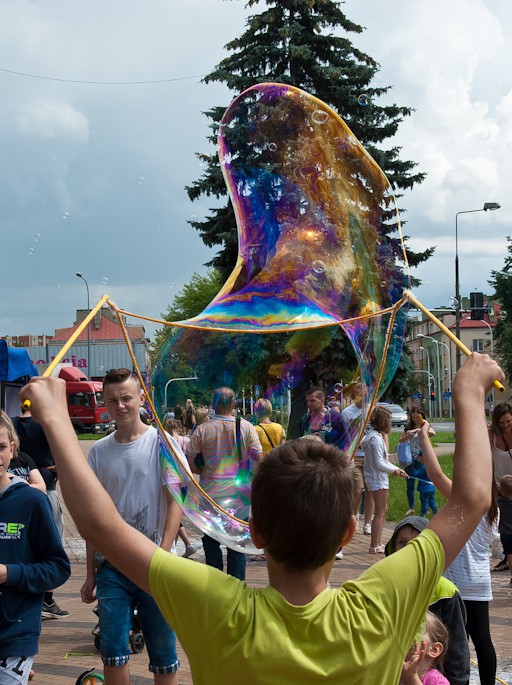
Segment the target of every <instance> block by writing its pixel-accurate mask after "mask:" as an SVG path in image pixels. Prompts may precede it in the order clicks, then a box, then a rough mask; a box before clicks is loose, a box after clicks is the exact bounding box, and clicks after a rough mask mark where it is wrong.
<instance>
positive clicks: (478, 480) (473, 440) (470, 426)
mask: <svg viewBox="0 0 512 685" xmlns="http://www.w3.org/2000/svg"><path fill="white" fill-rule="evenodd" d="M504 378H505V376H504V373H503V371H502V370H501V369H500V368H499V366H498V365H497V364H496V362H494V361H492V360H491V358H490V357H489V356H487V355H485V354H477V353H474V354H472V355H471V356H470V357H468V359H467V360H466V361H465V363H464V365H463V366H462V367H461V369H460V370H459V371H458V372H457V374H456V375H455V378H454V381H453V400H454V407H455V430H456V434H457V439H456V443H455V455H454V460H453V481H452V487H451V492H450V493H449V496H448V500H447V502H446V504H445V506H444V507H443V508H442V509H441V510H440V511H439V512H438V513H437V514H436V515H435V516H434V517H433V519H432V520H431V521H430V523H429V525H428V528H431V529H432V530H434V531H435V533H436V534H437V535H438V537H439V539H440V540H441V542H442V544H443V547H444V550H445V568H446V567H448V566H449V565H450V564H451V563H452V561H453V560H454V559H455V557H456V556H457V554H458V553H459V552H460V550H461V549H462V547H463V546H464V545H465V543H466V541H467V540H468V538H469V537H470V536H471V534H472V533H473V531H474V530H475V528H476V526H477V525H478V522H479V521H480V519H481V518H482V516H483V515H484V514H485V513H486V512H487V510H488V509H489V506H490V504H491V486H492V458H491V448H490V445H489V438H488V435H487V423H486V417H485V411H484V406H485V395H486V393H487V391H488V390H489V389H490V388H491V387H492V384H493V381H494V380H498V381H503V380H504ZM421 432H422V433H423V432H424V429H422V431H421ZM420 440H421V441H422V445H423V444H424V441H425V437H424V436H423V435H421V437H420ZM428 461H429V460H428V457H427V460H426V465H427V462H428ZM427 471H428V466H427Z"/></svg>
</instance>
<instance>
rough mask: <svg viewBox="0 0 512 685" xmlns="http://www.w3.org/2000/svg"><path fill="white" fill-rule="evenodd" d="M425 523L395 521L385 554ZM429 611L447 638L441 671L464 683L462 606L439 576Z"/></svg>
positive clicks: (467, 668) (466, 653) (418, 518)
mask: <svg viewBox="0 0 512 685" xmlns="http://www.w3.org/2000/svg"><path fill="white" fill-rule="evenodd" d="M427 525H428V519H426V518H423V516H407V517H406V518H404V519H403V520H402V521H400V523H397V525H396V526H395V530H394V531H393V535H392V536H391V539H390V540H389V542H388V543H387V545H386V556H389V555H390V554H393V552H398V550H400V549H403V548H404V547H405V545H406V544H407V543H408V542H409V541H410V540H413V539H414V538H415V537H417V536H418V535H419V534H420V533H421V531H422V530H425V528H426V527H427ZM428 608H429V610H430V611H431V612H432V613H433V614H435V615H436V616H437V617H438V619H439V620H440V621H441V622H442V623H444V625H445V626H446V628H447V630H448V633H449V636H450V639H449V641H448V648H447V649H446V651H445V655H444V673H445V675H446V677H447V678H448V680H449V682H450V685H467V683H468V682H469V673H470V661H469V659H470V657H469V644H468V638H467V635H466V609H465V607H464V602H463V601H462V597H461V596H460V593H459V591H458V590H457V587H456V586H455V585H454V584H453V583H452V582H451V580H448V578H445V577H444V576H441V578H440V579H439V582H438V583H437V586H436V588H435V590H434V593H433V595H432V597H431V599H430V603H429V607H428Z"/></svg>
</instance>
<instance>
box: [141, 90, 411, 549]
mask: <svg viewBox="0 0 512 685" xmlns="http://www.w3.org/2000/svg"><path fill="white" fill-rule="evenodd" d="M219 158H220V163H221V165H222V171H223V174H224V178H225V181H226V184H227V186H228V189H229V193H230V197H231V201H232V203H233V207H234V209H235V214H236V221H237V226H238V259H237V263H236V266H235V268H234V270H233V272H232V274H231V275H230V277H229V278H228V280H227V281H226V283H225V284H224V286H223V287H222V288H221V290H220V292H219V293H218V294H217V296H216V297H215V298H214V299H213V300H212V302H211V303H210V304H209V305H208V306H207V307H206V308H205V309H204V311H203V312H201V313H200V314H199V315H198V316H195V317H193V318H191V319H188V320H186V321H179V322H173V323H171V324H167V325H170V326H171V327H172V328H173V331H172V335H171V336H170V340H169V343H168V344H167V345H166V346H164V347H163V348H162V349H161V350H160V354H159V356H158V358H157V360H156V366H155V373H154V377H153V385H154V387H155V404H156V405H157V406H160V405H163V404H166V400H167V398H166V397H165V393H164V388H165V386H166V384H167V383H168V379H169V377H170V375H172V373H174V374H176V372H177V371H178V372H179V369H180V368H181V369H182V370H183V369H184V370H185V371H186V372H188V374H189V375H190V371H191V370H192V369H194V371H195V372H197V374H198V376H200V375H201V373H203V374H210V375H211V383H212V385H211V388H212V389H213V388H214V387H215V386H216V385H231V384H232V383H234V379H238V380H237V382H236V384H237V387H235V388H234V389H235V390H237V392H238V395H239V396H240V394H241V392H242V388H241V387H239V386H240V384H243V380H242V381H241V380H240V379H243V378H244V374H245V377H249V376H250V374H251V373H253V374H256V376H257V374H258V373H260V375H261V367H262V365H263V366H264V367H265V370H264V374H265V378H264V379H263V380H260V382H259V388H260V392H261V394H265V396H268V397H272V398H273V399H274V401H275V402H277V404H278V405H279V402H281V406H282V404H283V399H282V398H283V397H285V398H286V397H287V398H288V399H289V397H290V393H291V392H294V391H298V390H300V389H301V388H302V387H303V385H304V383H305V381H306V380H307V373H308V369H309V367H310V365H312V364H315V363H320V361H319V360H321V359H322V354H323V353H324V351H325V350H326V349H328V348H329V347H330V348H331V349H332V347H333V346H334V347H336V346H337V345H341V344H342V343H341V342H340V339H341V338H340V333H343V338H344V340H345V341H346V340H347V339H348V341H350V344H351V346H352V347H353V350H354V352H355V357H356V360H357V367H358V374H359V379H360V382H361V385H362V389H363V397H364V400H365V405H364V406H366V407H367V408H370V407H371V406H373V404H374V402H375V401H376V399H378V397H379V396H380V395H381V394H382V392H383V391H384V390H385V388H386V387H387V385H388V384H389V382H390V380H391V379H392V377H393V375H394V373H395V371H396V367H397V365H398V361H399V359H400V355H401V353H402V345H403V337H404V331H405V319H406V317H405V308H404V307H403V305H404V300H403V299H402V295H403V292H404V288H406V287H408V286H409V276H408V269H407V261H406V257H405V252H404V247H403V243H402V237H401V231H400V223H399V219H398V213H397V210H396V206H395V199H394V195H393V192H392V190H391V187H390V184H389V182H388V180H387V178H386V176H385V175H384V173H383V172H382V171H381V169H380V168H379V167H378V165H377V164H376V163H375V161H374V160H373V159H372V157H371V156H370V155H369V154H368V153H367V152H366V151H365V150H364V148H363V147H362V146H361V144H360V143H359V142H358V141H357V140H356V138H355V137H354V135H353V134H352V132H351V131H350V129H349V128H348V127H347V126H346V124H345V123H344V122H343V121H342V120H341V119H340V117H339V116H338V115H337V114H336V113H335V112H334V111H333V110H332V109H331V108H330V107H328V106H327V105H326V104H325V103H323V102H321V101H320V100H318V99H317V98H315V97H313V96H311V95H309V94H308V93H305V92H304V91H301V90H299V89H297V88H293V87H291V86H287V85H284V84H274V83H265V84H258V85H256V86H253V87H251V88H249V89H248V90H246V91H245V92H243V93H242V94H241V95H240V96H239V97H237V98H236V99H235V100H234V101H233V102H232V104H231V105H230V107H229V108H228V109H227V110H226V112H225V114H224V117H223V118H222V121H221V123H220V128H219ZM270 358H271V359H272V362H271V363H268V364H266V365H265V363H264V360H265V359H270ZM331 359H332V355H331ZM235 367H236V368H235ZM252 367H254V368H252ZM251 369H252V371H251ZM328 371H329V372H330V376H331V378H332V379H333V381H332V382H333V383H334V382H335V381H337V380H340V379H341V378H342V374H345V376H346V375H347V374H349V375H350V372H349V370H347V369H338V368H331V369H328ZM352 375H353V374H352ZM344 380H347V378H345V379H344ZM230 381H231V382H230ZM326 389H328V388H326ZM276 398H277V399H276ZM365 416H366V412H365V411H363V412H362V417H363V420H361V421H359V422H358V423H355V424H353V425H352V426H351V430H350V432H349V433H348V434H347V435H345V436H344V437H343V444H342V445H341V446H342V447H344V448H345V449H347V450H348V451H349V452H350V453H353V452H354V450H355V447H356V445H357V444H358V441H359V440H360V438H361V433H362V431H363V429H364V423H365ZM179 452H180V450H179V448H178V447H177V446H176V445H175V444H173V443H170V442H169V441H168V440H166V439H165V435H162V463H163V467H164V472H165V473H170V474H175V475H176V474H177V475H179V477H180V480H181V483H182V486H181V491H180V494H179V500H180V503H181V504H182V506H183V510H184V512H185V514H187V516H189V517H190V519H191V520H192V521H193V522H194V523H195V524H196V525H198V526H199V527H200V528H201V529H202V530H204V531H206V532H208V534H209V535H211V536H212V537H214V538H216V539H217V540H219V541H220V542H223V543H225V544H227V545H229V546H230V547H232V548H234V549H239V550H243V551H248V550H250V549H252V545H251V542H250V539H249V533H248V527H247V525H246V524H245V523H244V522H243V520H242V519H243V518H245V516H246V513H247V508H248V504H249V493H248V491H247V488H246V487H245V486H244V487H240V484H238V483H237V482H236V478H235V477H233V488H232V492H231V496H228V497H227V498H226V501H224V502H223V503H221V504H219V503H218V502H214V501H213V500H211V499H210V498H209V497H208V496H207V495H206V494H205V493H204V492H203V491H202V490H201V488H200V487H199V485H198V484H197V483H196V481H195V480H194V478H193V477H192V476H191V475H190V474H189V473H188V471H187V469H186V468H184V467H183V465H182V464H181V462H180V458H179V457H180V456H181V458H183V457H182V455H180V454H179ZM233 473H234V471H233Z"/></svg>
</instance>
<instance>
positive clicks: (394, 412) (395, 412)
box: [377, 402, 409, 427]
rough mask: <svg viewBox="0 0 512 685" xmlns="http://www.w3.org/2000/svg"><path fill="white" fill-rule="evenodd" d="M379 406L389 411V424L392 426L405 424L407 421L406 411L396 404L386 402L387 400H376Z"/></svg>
mask: <svg viewBox="0 0 512 685" xmlns="http://www.w3.org/2000/svg"><path fill="white" fill-rule="evenodd" d="M377 404H378V405H379V406H380V407H386V408H387V409H389V410H390V412H391V425H392V426H404V427H405V426H406V424H407V423H408V421H409V417H408V416H407V412H406V411H405V409H402V407H400V406H399V405H398V404H388V403H387V402H377Z"/></svg>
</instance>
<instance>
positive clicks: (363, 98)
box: [357, 93, 370, 107]
mask: <svg viewBox="0 0 512 685" xmlns="http://www.w3.org/2000/svg"><path fill="white" fill-rule="evenodd" d="M357 102H358V103H359V104H360V105H361V107H366V106H367V105H369V104H370V98H369V97H368V95H367V94H366V93H361V95H358V96H357Z"/></svg>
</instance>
